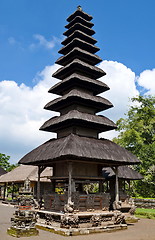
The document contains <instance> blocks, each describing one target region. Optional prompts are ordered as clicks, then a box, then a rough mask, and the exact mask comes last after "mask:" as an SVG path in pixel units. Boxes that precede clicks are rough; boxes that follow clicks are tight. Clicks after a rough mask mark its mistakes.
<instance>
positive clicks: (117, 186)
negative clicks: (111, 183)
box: [115, 167, 119, 202]
mask: <svg viewBox="0 0 155 240" xmlns="http://www.w3.org/2000/svg"><path fill="white" fill-rule="evenodd" d="M115 175H116V183H115V201H116V202H118V201H119V182H118V167H115Z"/></svg>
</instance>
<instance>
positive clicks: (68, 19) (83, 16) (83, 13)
mask: <svg viewBox="0 0 155 240" xmlns="http://www.w3.org/2000/svg"><path fill="white" fill-rule="evenodd" d="M76 16H80V17H82V18H84V19H85V20H86V21H91V20H92V19H93V17H92V16H91V15H89V14H88V13H86V12H84V11H81V10H79V9H77V10H76V11H75V12H74V13H72V14H71V15H70V16H69V17H68V18H67V21H68V22H71V21H72V20H73V19H74V18H75V17H76Z"/></svg>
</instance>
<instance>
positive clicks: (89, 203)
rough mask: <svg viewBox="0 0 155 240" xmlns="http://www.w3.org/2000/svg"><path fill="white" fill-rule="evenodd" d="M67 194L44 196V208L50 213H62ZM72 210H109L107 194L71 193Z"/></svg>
mask: <svg viewBox="0 0 155 240" xmlns="http://www.w3.org/2000/svg"><path fill="white" fill-rule="evenodd" d="M67 198H68V195H67V192H66V193H65V194H56V193H55V194H46V195H44V208H45V209H46V210H50V211H64V205H65V204H66V203H67ZM72 201H73V202H74V210H78V211H88V210H90V209H91V210H102V209H105V210H107V209H109V201H110V195H109V193H100V194H80V193H78V192H74V193H72Z"/></svg>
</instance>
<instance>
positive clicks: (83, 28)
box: [63, 23, 95, 37]
mask: <svg viewBox="0 0 155 240" xmlns="http://www.w3.org/2000/svg"><path fill="white" fill-rule="evenodd" d="M76 30H79V31H82V32H84V33H86V34H87V35H89V36H92V35H94V34H95V31H94V30H93V29H91V28H88V27H86V26H84V25H82V24H81V23H75V24H74V25H73V26H71V27H70V28H69V29H68V30H67V31H66V32H64V33H63V35H64V36H67V37H68V36H70V35H71V34H72V33H73V32H74V31H76Z"/></svg>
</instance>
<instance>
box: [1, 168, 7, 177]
mask: <svg viewBox="0 0 155 240" xmlns="http://www.w3.org/2000/svg"><path fill="white" fill-rule="evenodd" d="M6 172H7V171H5V170H4V169H3V168H2V167H0V176H1V175H3V174H5V173H6Z"/></svg>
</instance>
